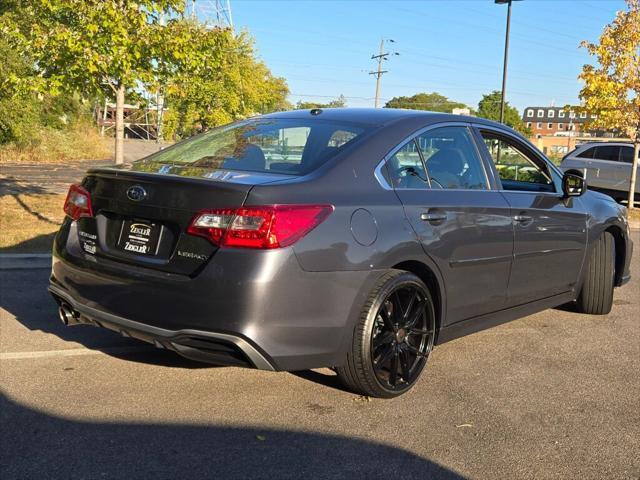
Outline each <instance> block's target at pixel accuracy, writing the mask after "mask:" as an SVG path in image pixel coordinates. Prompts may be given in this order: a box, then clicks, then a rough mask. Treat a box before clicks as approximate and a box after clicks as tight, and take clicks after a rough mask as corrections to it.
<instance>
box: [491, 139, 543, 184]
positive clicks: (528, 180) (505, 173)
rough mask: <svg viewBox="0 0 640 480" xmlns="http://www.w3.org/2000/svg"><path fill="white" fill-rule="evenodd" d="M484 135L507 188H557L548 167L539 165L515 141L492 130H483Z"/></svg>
mask: <svg viewBox="0 0 640 480" xmlns="http://www.w3.org/2000/svg"><path fill="white" fill-rule="evenodd" d="M482 137H483V138H484V142H485V144H486V146H487V149H488V150H489V153H490V154H491V158H492V159H493V162H494V164H495V166H496V170H497V171H498V175H499V176H500V180H501V181H502V186H503V188H504V189H505V190H525V191H530V190H540V191H554V190H555V189H554V187H553V181H552V180H551V175H550V174H549V172H548V171H547V168H546V167H543V166H540V165H538V164H537V162H536V161H534V159H533V158H531V157H530V156H529V155H528V154H527V153H524V152H525V151H526V150H525V149H524V148H523V147H521V146H519V145H518V144H517V143H516V142H515V141H512V140H510V139H507V138H503V137H501V136H497V135H494V134H493V133H491V132H482Z"/></svg>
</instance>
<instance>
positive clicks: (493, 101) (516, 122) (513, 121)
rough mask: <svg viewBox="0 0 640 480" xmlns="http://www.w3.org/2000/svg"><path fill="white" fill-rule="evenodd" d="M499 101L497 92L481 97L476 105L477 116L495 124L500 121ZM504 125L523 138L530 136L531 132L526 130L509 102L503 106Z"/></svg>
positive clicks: (498, 92)
mask: <svg viewBox="0 0 640 480" xmlns="http://www.w3.org/2000/svg"><path fill="white" fill-rule="evenodd" d="M501 100H502V93H501V92H500V91H498V90H494V91H493V92H491V93H488V94H486V95H483V96H482V100H480V102H479V103H478V116H479V117H482V118H487V119H489V120H495V121H496V122H498V121H500V102H501ZM504 123H505V124H507V125H508V126H510V127H511V128H513V129H514V130H517V131H518V132H520V133H521V134H523V135H525V136H530V135H531V130H529V129H528V128H527V126H526V124H525V123H524V122H523V121H522V118H520V113H518V110H517V109H516V108H515V107H512V106H511V105H509V102H505V104H504Z"/></svg>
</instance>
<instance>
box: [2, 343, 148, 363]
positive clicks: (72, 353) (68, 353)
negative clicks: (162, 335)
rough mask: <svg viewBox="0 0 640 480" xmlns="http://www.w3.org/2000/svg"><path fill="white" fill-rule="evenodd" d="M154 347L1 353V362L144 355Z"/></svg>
mask: <svg viewBox="0 0 640 480" xmlns="http://www.w3.org/2000/svg"><path fill="white" fill-rule="evenodd" d="M155 350H156V349H154V348H153V347H151V346H149V347H107V348H103V349H101V350H91V349H89V348H72V349H67V350H45V351H37V352H6V353H0V360H27V359H33V358H52V357H81V356H86V355H109V354H111V353H143V352H150V351H155Z"/></svg>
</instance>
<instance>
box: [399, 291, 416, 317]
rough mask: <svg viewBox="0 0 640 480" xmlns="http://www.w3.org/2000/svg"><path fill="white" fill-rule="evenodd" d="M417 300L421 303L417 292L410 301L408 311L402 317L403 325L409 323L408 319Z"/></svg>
mask: <svg viewBox="0 0 640 480" xmlns="http://www.w3.org/2000/svg"><path fill="white" fill-rule="evenodd" d="M416 300H418V302H420V298H419V297H418V291H417V290H416V291H414V292H413V295H411V299H410V300H409V304H408V305H407V309H406V310H405V311H404V314H403V315H402V319H403V323H406V322H407V319H408V318H409V314H410V313H411V310H413V305H414V304H415V303H416Z"/></svg>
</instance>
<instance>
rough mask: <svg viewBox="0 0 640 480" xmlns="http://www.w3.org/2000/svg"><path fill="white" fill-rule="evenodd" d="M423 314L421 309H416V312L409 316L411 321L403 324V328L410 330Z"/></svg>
mask: <svg viewBox="0 0 640 480" xmlns="http://www.w3.org/2000/svg"><path fill="white" fill-rule="evenodd" d="M423 314H424V310H423V309H422V308H418V310H416V312H415V313H414V314H413V315H412V316H411V319H410V320H409V321H408V322H407V323H406V324H405V328H408V329H411V328H413V326H414V325H415V324H416V323H417V321H418V319H419V318H420V317H421V316H422V315H423Z"/></svg>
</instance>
